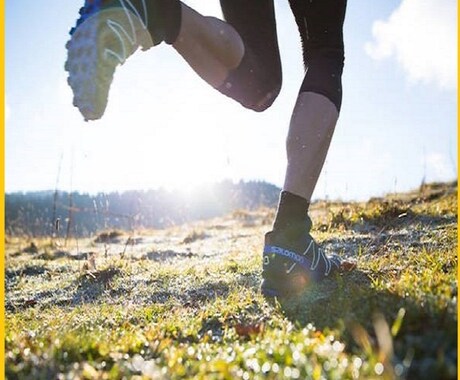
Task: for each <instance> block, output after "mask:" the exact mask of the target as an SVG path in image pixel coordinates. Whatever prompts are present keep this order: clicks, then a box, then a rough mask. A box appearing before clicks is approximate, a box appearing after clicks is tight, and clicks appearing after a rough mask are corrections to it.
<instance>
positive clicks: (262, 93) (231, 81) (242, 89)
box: [218, 54, 282, 112]
mask: <svg viewBox="0 0 460 380" xmlns="http://www.w3.org/2000/svg"><path fill="white" fill-rule="evenodd" d="M256 62H257V60H256V59H255V58H254V57H252V56H251V55H250V54H245V56H244V57H243V59H242V61H241V63H240V65H239V66H238V67H237V68H236V69H234V70H232V71H231V72H230V73H229V75H228V77H227V79H226V80H225V81H224V83H223V84H222V85H221V86H220V87H219V88H218V90H219V91H220V92H221V93H223V94H224V95H227V96H229V97H230V98H232V99H234V100H236V101H237V102H239V103H240V104H241V105H242V106H243V107H245V108H248V109H251V110H253V111H256V112H262V111H264V110H266V109H267V108H269V107H270V106H271V105H272V104H273V102H274V101H275V99H276V98H277V97H278V95H279V93H280V91H281V85H282V73H281V63H280V62H272V63H270V64H269V65H267V66H263V64H265V62H263V63H261V62H257V63H256Z"/></svg>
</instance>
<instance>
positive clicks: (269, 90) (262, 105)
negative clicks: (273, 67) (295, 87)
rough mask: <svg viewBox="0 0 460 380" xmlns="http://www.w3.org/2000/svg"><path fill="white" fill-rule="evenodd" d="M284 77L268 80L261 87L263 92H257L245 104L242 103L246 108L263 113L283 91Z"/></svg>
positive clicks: (276, 76) (271, 77) (278, 76)
mask: <svg viewBox="0 0 460 380" xmlns="http://www.w3.org/2000/svg"><path fill="white" fill-rule="evenodd" d="M281 85H282V77H281V73H279V75H275V76H273V75H272V76H270V78H266V82H265V83H264V84H263V85H262V86H261V91H260V92H259V91H256V94H253V96H252V97H251V98H249V99H247V101H246V102H245V103H241V104H242V105H243V106H244V107H246V108H249V109H251V110H253V111H256V112H263V111H265V110H266V109H267V108H269V107H270V106H271V105H272V104H273V103H274V101H275V100H276V98H277V97H278V95H279V93H280V91H281Z"/></svg>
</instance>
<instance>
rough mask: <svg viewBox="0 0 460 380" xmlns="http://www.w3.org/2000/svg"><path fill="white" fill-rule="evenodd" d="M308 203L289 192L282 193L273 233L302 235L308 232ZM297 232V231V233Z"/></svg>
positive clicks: (309, 224)
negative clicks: (281, 232)
mask: <svg viewBox="0 0 460 380" xmlns="http://www.w3.org/2000/svg"><path fill="white" fill-rule="evenodd" d="M309 206H310V202H309V201H307V200H306V199H305V198H303V197H301V196H298V195H296V194H293V193H290V192H289V191H282V192H281V194H280V200H279V203H278V210H277V212H276V217H275V221H274V223H273V231H275V232H277V231H283V232H292V233H293V234H296V233H297V232H299V233H302V232H303V233H304V232H305V230H310V228H311V221H310V218H309V217H308V207H309ZM297 230H299V231H297Z"/></svg>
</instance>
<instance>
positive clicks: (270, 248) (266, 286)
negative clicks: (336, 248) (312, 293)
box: [261, 228, 341, 297]
mask: <svg viewBox="0 0 460 380" xmlns="http://www.w3.org/2000/svg"><path fill="white" fill-rule="evenodd" d="M340 266H341V260H340V258H339V257H338V256H337V255H332V256H326V254H325V253H324V251H323V250H322V249H321V248H320V247H319V246H318V244H316V242H315V241H314V240H313V238H312V237H311V235H310V234H309V233H308V231H307V232H305V228H304V231H303V232H301V233H295V232H292V231H291V233H283V232H275V231H272V232H269V233H267V234H266V235H265V246H264V252H263V272H262V277H263V281H262V286H261V289H262V293H263V294H264V295H265V296H269V297H283V296H288V295H291V294H295V293H299V292H301V291H302V290H304V289H305V288H306V286H308V285H309V284H311V283H315V282H318V281H321V280H322V279H324V278H325V277H328V276H331V275H333V274H334V273H336V272H337V271H338V270H339V269H340Z"/></svg>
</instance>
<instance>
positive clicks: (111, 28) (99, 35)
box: [65, 0, 162, 121]
mask: <svg viewBox="0 0 460 380" xmlns="http://www.w3.org/2000/svg"><path fill="white" fill-rule="evenodd" d="M145 1H146V0H138V1H137V2H135V3H136V4H137V3H138V4H139V5H138V6H137V7H135V6H134V5H133V0H86V1H85V5H84V6H83V8H81V9H80V18H79V19H78V21H77V25H76V26H75V27H74V28H72V30H71V31H70V35H71V38H70V40H69V42H68V43H67V44H66V48H67V61H66V63H65V70H66V71H68V73H69V77H68V83H69V85H70V87H71V88H72V91H73V94H74V99H73V104H74V106H76V107H78V109H79V110H80V112H81V114H82V115H83V117H84V118H85V120H86V121H87V120H95V119H99V118H101V117H102V115H103V114H104V111H105V108H106V106H107V98H108V93H109V89H110V85H111V83H112V79H113V75H114V73H115V69H116V67H117V66H118V65H121V64H123V63H124V62H125V61H126V59H127V58H128V57H129V56H131V55H132V54H133V53H134V52H135V51H136V50H137V49H138V48H139V47H141V48H142V50H147V49H149V48H150V47H152V46H153V45H156V44H158V43H160V42H161V41H162V37H161V33H159V34H158V35H157V36H153V37H152V35H151V33H150V32H149V30H150V31H151V30H152V28H151V27H149V26H148V21H149V18H148V14H147V8H146V4H145ZM138 8H140V9H138ZM147 28H149V29H147ZM159 36H160V37H159Z"/></svg>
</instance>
